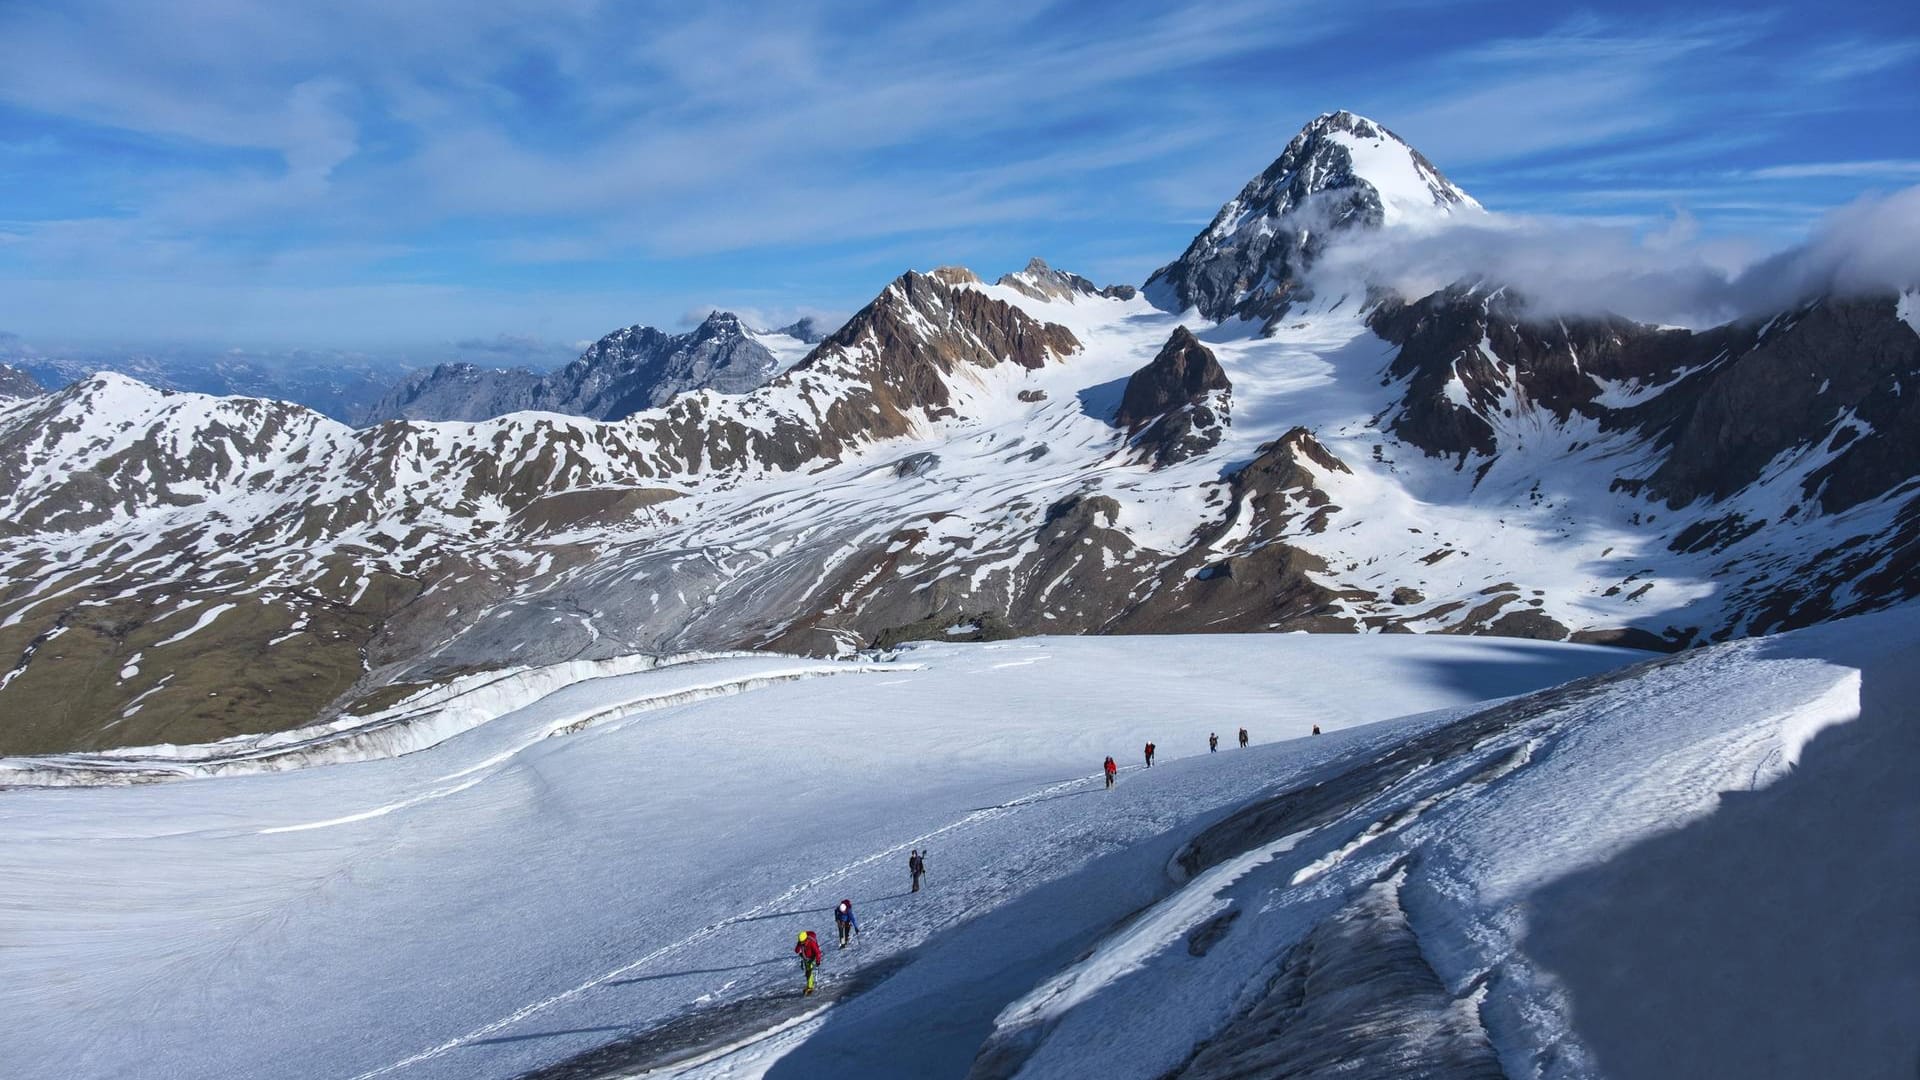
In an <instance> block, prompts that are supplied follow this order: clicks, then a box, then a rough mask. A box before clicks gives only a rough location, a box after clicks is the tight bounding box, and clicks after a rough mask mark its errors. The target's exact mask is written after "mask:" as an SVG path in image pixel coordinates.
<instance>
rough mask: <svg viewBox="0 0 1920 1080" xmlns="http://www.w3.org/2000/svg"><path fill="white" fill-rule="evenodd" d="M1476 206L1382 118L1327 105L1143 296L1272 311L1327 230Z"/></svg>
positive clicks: (1212, 312)
mask: <svg viewBox="0 0 1920 1080" xmlns="http://www.w3.org/2000/svg"><path fill="white" fill-rule="evenodd" d="M1480 208H1481V207H1480V204H1479V203H1477V202H1475V201H1474V200H1473V198H1472V197H1471V196H1469V195H1468V194H1467V193H1466V192H1464V191H1462V190H1460V188H1459V187H1458V186H1457V185H1455V184H1454V183H1453V182H1452V181H1451V180H1448V179H1447V178H1446V176H1445V175H1444V174H1442V173H1441V172H1440V170H1439V168H1438V167H1436V166H1435V165H1434V164H1433V162H1431V161H1428V160H1427V158H1426V155H1424V154H1422V153H1420V151H1418V150H1415V149H1414V148H1413V147H1411V146H1408V145H1407V144H1406V142H1405V141H1404V140H1402V139H1401V138H1400V137H1399V136H1398V135H1395V134H1394V133H1393V132H1391V131H1389V130H1387V129H1386V128H1385V127H1382V126H1381V125H1379V124H1376V123H1374V122H1373V121H1372V120H1369V119H1367V118H1366V117H1364V116H1356V115H1355V114H1353V113H1350V112H1346V111H1345V110H1342V111H1339V112H1330V113H1323V114H1321V115H1320V116H1318V117H1316V118H1315V119H1314V120H1313V121H1312V122H1311V123H1309V124H1308V125H1307V126H1306V127H1304V128H1302V129H1301V130H1300V134H1298V135H1295V136H1294V137H1293V141H1292V142H1289V143H1288V144H1287V148H1286V150H1285V151H1283V152H1282V153H1281V155H1280V156H1279V157H1278V158H1276V159H1275V160H1274V162H1273V164H1271V165H1269V166H1267V168H1266V170H1265V171H1264V172H1262V173H1261V174H1260V175H1259V176H1256V177H1254V178H1253V179H1252V180H1251V181H1249V182H1248V183H1247V186H1246V187H1244V188H1242V189H1241V191H1240V194H1239V195H1237V196H1235V197H1234V198H1233V199H1232V200H1231V201H1229V202H1228V203H1227V204H1226V205H1225V206H1222V207H1221V208H1220V212H1219V213H1218V214H1216V215H1214V218H1213V222H1212V223H1211V224H1209V225H1208V226H1207V227H1206V229H1205V230H1204V231H1202V232H1201V233H1200V235H1198V236H1196V237H1194V238H1193V242H1192V243H1191V244H1189V245H1188V246H1187V250H1186V252H1185V253H1184V254H1183V255H1181V256H1180V258H1179V259H1177V260H1175V261H1174V262H1172V263H1169V264H1167V265H1166V266H1163V267H1161V268H1160V269H1159V270H1156V271H1154V273H1153V276H1152V277H1150V278H1148V279H1147V296H1148V298H1149V299H1151V300H1153V302H1154V303H1156V304H1158V305H1159V306H1161V307H1164V308H1170V309H1174V310H1185V309H1187V308H1198V309H1199V310H1200V312H1201V313H1202V314H1204V315H1206V316H1207V317H1209V318H1212V319H1226V318H1229V317H1231V316H1234V315H1238V316H1240V317H1242V318H1249V319H1271V318H1272V317H1274V316H1275V315H1277V314H1279V313H1280V312H1281V311H1283V310H1284V309H1285V308H1286V306H1287V304H1288V302H1289V298H1290V297H1291V296H1292V295H1293V294H1294V292H1295V290H1296V289H1297V288H1298V286H1299V283H1300V277H1301V275H1302V274H1303V273H1304V272H1305V271H1306V269H1307V267H1308V266H1309V265H1310V264H1311V263H1312V261H1313V259H1314V258H1315V257H1316V256H1317V255H1318V254H1319V252H1320V251H1321V250H1323V248H1324V246H1325V245H1326V244H1327V243H1328V242H1329V239H1328V238H1329V237H1330V236H1336V235H1338V233H1339V232H1340V231H1342V230H1344V229H1350V228H1356V227H1360V228H1379V227H1381V226H1395V225H1414V226H1418V225H1421V224H1426V223H1432V222H1437V221H1444V220H1446V219H1447V218H1448V217H1450V216H1452V215H1453V214H1455V213H1459V212H1463V211H1465V212H1473V211H1478V210H1480Z"/></svg>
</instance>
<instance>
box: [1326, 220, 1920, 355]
mask: <svg viewBox="0 0 1920 1080" xmlns="http://www.w3.org/2000/svg"><path fill="white" fill-rule="evenodd" d="M1313 280H1314V284H1315V285H1316V287H1317V288H1319V289H1320V290H1321V291H1323V292H1325V291H1343V290H1347V289H1350V288H1352V287H1353V286H1354V285H1355V284H1356V283H1360V282H1365V283H1371V284H1378V285H1385V286H1387V287H1390V288H1393V289H1395V290H1396V291H1398V292H1400V293H1401V294H1403V295H1406V296H1414V297H1418V296H1424V295H1426V294H1428V293H1431V292H1433V291H1435V290H1437V289H1441V288H1444V287H1446V286H1447V285H1450V284H1453V283H1455V282H1462V281H1480V282H1486V283H1488V284H1493V285H1504V286H1508V287H1509V288H1511V289H1512V290H1514V291H1515V292H1516V293H1518V294H1520V295H1522V296H1524V298H1525V300H1526V302H1527V303H1528V304H1529V306H1530V310H1532V311H1533V312H1535V313H1536V314H1540V315H1557V314H1568V315H1597V314H1604V313H1609V312H1611V313H1617V314H1621V315H1625V316H1627V317H1629V318H1632V319H1637V320H1640V321H1643V322H1652V323H1662V324H1673V325H1684V326H1696V327H1697V326H1707V325H1713V324H1717V323H1721V322H1725V321H1728V320H1730V319H1734V318H1739V317H1743V316H1749V315H1766V314H1772V313H1775V312H1778V311H1780V310H1783V309H1785V308H1787V307H1790V306H1792V305H1793V304H1795V303H1797V302H1799V301H1801V300H1804V299H1808V298H1811V297H1814V296H1819V295H1824V294H1834V295H1856V294H1862V293H1869V292H1879V291H1894V290H1899V289H1906V288H1913V287H1916V286H1920V186H1916V187H1911V188H1907V189H1905V190H1903V191H1899V192H1896V193H1894V194H1891V195H1887V196H1869V197H1866V198H1862V199H1859V200H1857V201H1855V202H1853V203H1850V204H1848V205H1847V206H1845V207H1843V208H1841V209H1839V210H1837V211H1834V212H1833V213H1831V214H1829V215H1828V216H1827V217H1825V218H1824V219H1823V220H1822V221H1821V222H1820V223H1819V225H1818V226H1816V227H1815V229H1814V230H1813V231H1812V233H1811V234H1810V235H1809V236H1808V238H1807V239H1806V240H1805V241H1804V242H1803V243H1800V244H1797V245H1794V246H1792V247H1790V248H1787V249H1785V250H1782V251H1778V252H1774V253H1772V254H1762V253H1758V252H1755V251H1753V250H1751V249H1750V248H1746V247H1745V246H1744V245H1740V244H1737V243H1736V244H1729V243H1727V242H1724V241H1712V240H1705V239H1702V238H1701V237H1700V236H1699V235H1698V234H1697V232H1695V231H1694V230H1693V229H1692V227H1691V224H1690V223H1689V222H1688V221H1687V220H1686V219H1684V218H1681V219H1678V220H1676V221H1675V222H1674V224H1673V226H1672V227H1671V228H1669V229H1667V230H1665V231H1662V232H1660V233H1656V234H1653V235H1651V236H1649V235H1645V234H1641V233H1637V232H1635V231H1634V230H1631V229H1625V228H1617V227H1606V226H1598V225H1594V224H1592V223H1589V222H1579V221H1567V220H1560V219H1551V218H1526V217H1517V216H1512V215H1499V214H1489V215H1486V216H1485V217H1484V218H1479V219H1473V220H1456V222H1455V223H1453V224H1450V225H1448V226H1445V227H1442V228H1438V229H1434V230H1430V231H1426V232H1412V231H1408V230H1402V229H1383V230H1379V231H1377V232H1374V233H1370V234H1357V235H1353V236H1351V237H1350V238H1343V240H1342V242H1341V243H1340V244H1338V245H1333V246H1331V247H1330V248H1329V250H1328V251H1327V253H1326V255H1325V256H1324V257H1323V258H1322V260H1321V262H1320V264H1319V265H1318V266H1316V268H1315V269H1314V272H1313Z"/></svg>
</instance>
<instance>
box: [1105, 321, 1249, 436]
mask: <svg viewBox="0 0 1920 1080" xmlns="http://www.w3.org/2000/svg"><path fill="white" fill-rule="evenodd" d="M1232 390H1233V384H1232V382H1230V381H1229V380H1228V379H1227V373H1226V370H1225V369H1223V368H1222V367H1221V366H1220V361H1219V360H1218V359H1217V358H1216V357H1215V356H1214V355H1213V350H1212V349H1209V348H1207V347H1206V346H1205V345H1202V344H1201V343H1200V340H1199V339H1198V338H1196V337H1194V336H1193V334H1192V332H1190V331H1189V330H1188V329H1187V328H1186V327H1184V326H1177V327H1175V328H1174V330H1173V333H1172V335H1170V336H1169V337H1168V338H1167V343H1166V344H1165V345H1163V346H1161V348H1160V352H1159V353H1158V354H1157V355H1155V356H1154V358H1153V359H1152V360H1150V361H1148V362H1147V364H1146V366H1144V367H1142V368H1140V369H1139V370H1138V371H1135V372H1134V373H1133V375H1132V377H1130V378H1129V379H1127V388H1126V391H1125V393H1123V394H1122V395H1121V397H1120V410H1119V412H1117V413H1116V414H1115V415H1114V418H1113V422H1114V423H1115V424H1117V425H1119V426H1120V427H1122V428H1125V429H1126V430H1127V433H1128V435H1129V436H1130V437H1131V440H1132V446H1133V448H1134V450H1135V452H1136V453H1138V454H1139V455H1140V456H1141V457H1142V458H1143V459H1144V460H1148V461H1151V462H1152V463H1153V464H1154V466H1155V467H1156V468H1158V467H1164V466H1167V465H1172V464H1175V463H1177V462H1181V461H1185V460H1186V459H1188V458H1190V457H1194V456H1195V455H1198V454H1204V453H1206V452H1207V451H1208V450H1211V449H1213V448H1214V447H1215V446H1218V445H1219V444H1220V440H1221V438H1223V437H1224V436H1225V434H1226V430H1225V429H1226V425H1227V423H1228V410H1229V407H1230V394H1231V393H1232Z"/></svg>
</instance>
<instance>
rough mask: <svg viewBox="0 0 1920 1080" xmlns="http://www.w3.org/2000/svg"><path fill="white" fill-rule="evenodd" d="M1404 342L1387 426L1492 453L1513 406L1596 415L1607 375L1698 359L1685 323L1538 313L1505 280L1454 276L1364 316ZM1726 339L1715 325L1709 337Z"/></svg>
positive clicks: (1638, 375) (1407, 435) (1447, 447)
mask: <svg viewBox="0 0 1920 1080" xmlns="http://www.w3.org/2000/svg"><path fill="white" fill-rule="evenodd" d="M1369 323H1370V325H1371V326H1372V327H1373V329H1374V332H1375V333H1377V334H1379V335H1380V336H1381V337H1383V338H1385V339H1386V340H1388V341H1390V342H1392V343H1394V344H1396V345H1398V346H1400V351H1399V353H1398V354H1397V355H1396V356H1395V357H1394V359H1393V363H1392V364H1391V366H1390V367H1389V368H1388V375H1389V377H1391V378H1394V379H1404V380H1406V381H1407V383H1406V390H1405V392H1404V393H1403V394H1402V395H1401V403H1400V407H1399V409H1398V411H1397V412H1396V413H1395V415H1394V416H1393V418H1392V420H1391V422H1390V423H1389V430H1391V431H1392V432H1393V433H1394V434H1396V435H1398V436H1400V437H1401V438H1403V439H1405V440H1407V441H1408V442H1410V443H1412V444H1413V445H1415V446H1417V447H1420V448H1421V449H1423V450H1425V451H1427V452H1428V453H1429V454H1435V455H1442V456H1464V455H1467V454H1483V455H1484V454H1492V453H1494V452H1495V450H1496V448H1497V443H1498V438H1497V430H1498V428H1499V427H1500V426H1501V424H1502V421H1503V420H1507V419H1511V418H1512V417H1513V415H1514V412H1515V410H1516V409H1539V410H1542V411H1544V412H1546V413H1547V414H1549V415H1550V416H1551V417H1552V418H1553V419H1554V421H1556V422H1561V423H1564V422H1565V421H1566V420H1567V418H1568V417H1569V416H1572V415H1574V414H1576V413H1577V414H1580V415H1583V416H1599V415H1602V414H1603V413H1605V412H1608V411H1610V410H1607V409H1605V408H1604V407H1603V406H1602V405H1600V404H1599V402H1600V400H1601V398H1602V396H1603V386H1604V385H1605V384H1606V383H1608V382H1613V383H1630V384H1632V385H1634V386H1636V387H1639V388H1648V387H1658V386H1663V385H1665V384H1667V383H1669V382H1671V381H1673V380H1674V379H1675V378H1677V377H1678V375H1679V373H1680V372H1682V371H1683V370H1685V369H1686V368H1688V367H1689V366H1690V365H1692V364H1693V363H1694V362H1695V361H1696V357H1697V356H1698V354H1699V352H1700V350H1701V348H1702V346H1703V343H1702V342H1701V341H1699V340H1696V335H1693V334H1690V333H1689V332H1687V331H1685V330H1658V329H1655V328H1653V327H1648V326H1642V325H1640V324H1638V323H1634V322H1630V321H1628V320H1626V319H1621V318H1617V317H1614V318H1590V319H1576V318H1555V319H1552V320H1534V319H1532V318H1531V317H1529V316H1528V315H1527V314H1526V312H1525V310H1524V306H1523V304H1522V302H1521V301H1520V300H1518V299H1516V298H1515V297H1514V296H1513V295H1512V294H1511V293H1510V292H1509V291H1508V290H1505V289H1493V290H1486V289H1482V288H1478V287H1474V286H1465V285H1457V286H1452V287H1450V288H1447V289H1443V290H1441V291H1440V292H1436V293H1434V294H1432V295H1431V296H1428V297H1425V298H1424V299H1421V300H1419V301H1416V302H1414V303H1403V302H1401V301H1398V300H1393V299H1389V300H1387V301H1385V302H1383V303H1381V304H1380V305H1379V306H1378V307H1377V308H1376V309H1375V310H1374V313H1373V315H1372V317H1371V318H1370V320H1369ZM1728 340H1729V335H1727V334H1715V335H1713V336H1712V340H1711V341H1710V342H1708V343H1706V344H1707V345H1708V346H1719V345H1721V344H1722V343H1724V342H1727V341H1728Z"/></svg>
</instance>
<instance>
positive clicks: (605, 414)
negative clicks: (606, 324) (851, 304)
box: [357, 311, 821, 426]
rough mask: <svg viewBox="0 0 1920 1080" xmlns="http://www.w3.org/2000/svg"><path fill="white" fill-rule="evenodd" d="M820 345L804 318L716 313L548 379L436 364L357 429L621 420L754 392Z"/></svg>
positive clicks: (374, 408) (635, 337)
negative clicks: (520, 418) (680, 402)
mask: <svg viewBox="0 0 1920 1080" xmlns="http://www.w3.org/2000/svg"><path fill="white" fill-rule="evenodd" d="M820 337H821V335H820V334H819V333H818V331H817V330H816V329H815V327H814V325H813V322H812V320H810V319H808V320H802V321H801V322H798V323H795V324H793V325H792V326H788V327H783V328H782V329H779V330H772V331H759V330H752V329H749V328H748V327H746V326H745V325H744V324H742V323H741V322H740V319H739V317H738V316H736V315H734V314H732V313H730V312H725V311H716V312H713V313H712V314H710V315H708V316H707V317H706V319H705V320H703V321H702V322H701V323H700V325H699V326H697V327H695V328H694V329H692V330H690V331H688V332H687V333H684V334H668V333H665V332H663V331H660V330H656V329H654V328H653V327H651V326H629V327H627V328H626V329H623V330H616V331H614V332H613V333H611V334H608V335H607V336H605V337H603V338H601V339H600V340H599V341H596V342H594V343H593V344H592V345H591V346H590V347H588V348H587V350H586V351H585V352H583V353H582V354H581V355H580V359H578V360H575V361H574V362H573V363H571V364H568V365H567V366H566V367H564V368H562V369H560V370H559V371H555V372H552V373H549V374H540V373H538V372H535V371H532V370H530V369H526V368H511V369H489V368H481V367H477V366H475V365H473V364H442V365H440V366H438V367H435V368H434V369H433V370H431V371H426V372H419V373H416V374H414V375H412V376H409V377H407V378H406V379H403V380H402V381H401V382H400V383H399V385H397V386H395V387H394V388H393V389H392V390H391V391H389V392H388V393H387V394H386V395H385V396H383V397H382V398H381V399H380V400H379V401H377V402H374V403H373V404H372V405H371V406H369V407H368V408H367V409H366V410H365V411H363V412H362V413H360V414H359V416H358V417H357V420H358V422H359V423H360V424H361V425H362V426H368V425H372V424H379V423H384V422H386V421H388V420H487V419H491V418H493V417H496V416H505V415H507V414H508V413H515V412H529V411H537V412H557V413H566V414H568V415H571V416H585V417H590V418H592V419H595V420H624V419H626V418H627V417H629V416H631V415H633V414H634V413H637V412H641V411H643V410H646V409H655V408H659V407H660V406H662V405H665V404H666V403H667V402H668V401H669V400H671V399H672V398H673V397H674V395H676V394H681V393H685V392H687V391H689V390H700V389H712V390H718V391H720V392H722V393H728V394H741V393H745V392H747V391H749V390H753V389H757V388H758V387H760V386H761V385H763V384H764V383H766V381H767V380H768V379H771V378H772V377H773V376H775V375H777V374H779V373H780V372H782V371H784V370H786V369H787V368H789V367H792V366H793V365H794V363H796V362H797V361H799V360H800V358H801V357H803V356H805V355H806V353H807V350H808V349H809V348H811V347H812V345H813V344H815V343H817V342H818V341H819V340H820Z"/></svg>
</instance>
